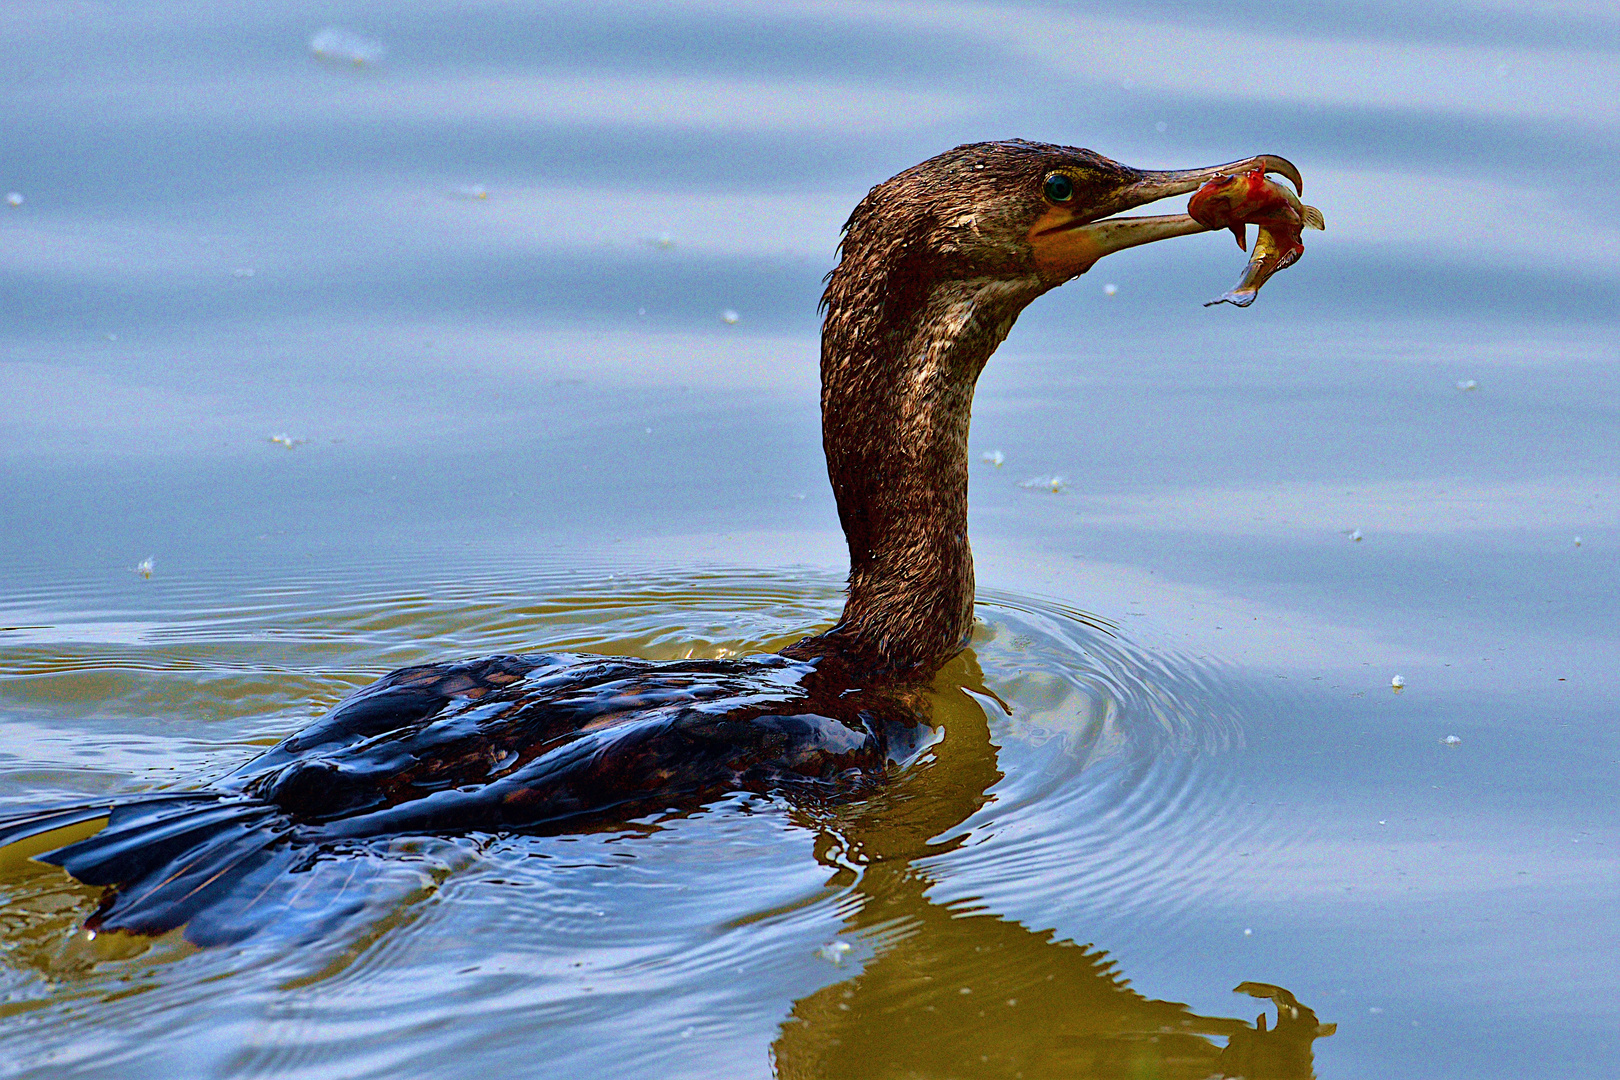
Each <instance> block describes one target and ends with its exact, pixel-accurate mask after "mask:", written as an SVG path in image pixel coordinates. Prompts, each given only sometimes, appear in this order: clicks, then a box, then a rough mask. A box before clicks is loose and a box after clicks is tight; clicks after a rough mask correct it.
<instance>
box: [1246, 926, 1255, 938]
mask: <svg viewBox="0 0 1620 1080" xmlns="http://www.w3.org/2000/svg"><path fill="white" fill-rule="evenodd" d="M1243 936H1244V937H1254V930H1253V928H1252V927H1248V926H1245V927H1244V928H1243Z"/></svg>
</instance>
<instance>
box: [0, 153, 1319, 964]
mask: <svg viewBox="0 0 1620 1080" xmlns="http://www.w3.org/2000/svg"><path fill="white" fill-rule="evenodd" d="M1252 169H1263V170H1267V171H1272V172H1280V173H1282V174H1284V175H1285V176H1287V177H1288V178H1289V179H1291V180H1293V181H1294V183H1295V184H1296V186H1298V185H1299V183H1300V179H1299V174H1298V172H1297V170H1295V169H1294V167H1293V166H1292V165H1290V164H1289V163H1288V162H1286V161H1284V160H1283V159H1281V158H1275V157H1258V158H1253V159H1249V160H1247V161H1243V162H1234V163H1231V164H1226V165H1220V166H1215V167H1213V168H1206V169H1195V170H1187V171H1178V172H1150V171H1143V170H1138V169H1132V168H1129V167H1127V166H1124V165H1120V164H1119V163H1117V162H1114V161H1111V160H1109V159H1107V158H1105V157H1102V156H1100V155H1098V154H1095V153H1093V152H1091V151H1088V150H1082V149H1077V148H1073V147H1062V146H1054V145H1049V144H1044V143H1032V142H1024V141H1014V142H999V143H979V144H972V145H967V146H961V147H957V148H956V149H954V150H951V151H947V152H946V153H944V154H941V155H939V156H937V157H934V158H931V159H929V160H928V161H925V162H923V163H922V164H920V165H917V166H914V167H913V168H911V169H908V170H906V171H905V172H902V173H900V174H899V175H897V176H895V177H893V178H892V179H890V180H887V181H885V182H884V183H882V184H879V185H878V186H876V187H874V188H873V189H872V191H871V192H870V193H869V194H868V195H867V196H866V197H865V198H864V199H863V200H861V202H860V204H859V205H858V206H857V207H856V208H855V210H854V212H853V214H852V215H851V216H850V218H849V221H848V223H847V224H846V225H845V228H844V235H843V240H842V243H841V245H840V260H839V263H838V265H837V267H836V268H835V269H834V270H833V271H832V272H831V273H830V274H829V275H828V279H827V287H826V291H825V294H824V296H823V298H822V308H823V312H824V321H823V328H822V352H821V381H822V393H821V407H822V427H823V446H824V449H825V452H826V456H827V469H828V475H829V478H830V480H831V482H832V488H833V494H834V496H835V499H836V501H837V506H838V515H839V522H840V524H841V525H842V527H843V530H844V534H845V537H846V539H847V541H848V544H849V557H850V573H849V584H848V596H847V602H846V605H845V607H844V610H843V613H842V616H841V617H840V618H839V619H838V621H837V622H836V623H835V624H834V625H833V626H832V627H831V628H829V629H827V630H825V631H823V632H821V633H818V634H814V635H811V636H809V637H806V638H804V639H802V640H800V641H798V642H797V643H795V644H793V645H791V646H789V647H787V648H786V649H783V650H782V652H781V653H780V654H772V655H765V656H756V657H749V658H742V659H733V660H684V661H671V662H652V661H647V660H638V659H631V658H607V657H598V656H580V655H557V654H548V655H519V656H495V657H488V658H483V659H479V660H472V661H466V662H459V663H443V664H429V665H424V666H420V667H412V668H405V669H402V670H399V671H395V672H393V673H391V674H389V675H386V676H384V677H383V678H382V679H381V680H379V681H378V682H377V683H375V684H373V685H371V686H369V687H367V688H365V689H363V690H361V691H359V692H358V693H356V694H355V695H353V696H352V697H350V698H348V699H347V700H346V701H344V702H343V703H341V704H340V705H339V706H338V707H337V708H336V709H334V710H333V711H332V712H331V713H330V714H328V715H327V716H326V717H325V718H323V719H322V720H320V721H318V722H317V723H315V724H314V725H312V726H311V727H309V728H307V729H305V730H304V731H301V732H299V733H298V734H296V735H293V736H291V737H290V738H288V739H286V740H284V741H283V742H281V743H280V744H279V745H277V746H276V747H274V748H273V749H271V750H270V751H268V752H267V753H265V754H264V755H262V756H260V757H259V758H257V759H255V760H253V761H251V762H249V763H248V764H246V765H244V766H243V767H242V768H240V769H238V770H237V771H235V772H233V773H231V774H230V775H229V776H227V777H225V778H223V779H222V780H220V781H218V782H216V783H215V784H213V785H211V786H210V787H208V788H205V789H202V790H199V791H191V792H178V793H156V794H151V795H146V796H133V797H130V798H128V799H125V800H120V801H118V802H113V803H108V802H102V803H98V804H93V805H84V806H75V807H67V808H59V809H55V810H46V811H40V812H36V813H31V814H27V815H24V816H21V817H14V818H11V819H9V820H0V851H5V852H9V853H10V854H12V855H13V856H16V855H31V856H33V857H36V858H38V859H40V860H41V861H45V862H49V863H54V864H57V865H60V866H62V867H63V868H65V869H66V870H67V871H68V872H69V873H70V874H72V875H73V876H74V877H76V878H78V879H79V880H80V881H83V882H85V883H87V884H91V885H101V886H105V887H106V892H105V894H104V899H103V901H102V904H101V906H100V908H99V909H98V910H97V911H96V913H95V914H94V915H92V916H91V918H90V919H89V920H88V921H87V926H88V927H89V928H91V929H92V930H96V929H100V930H108V931H112V930H120V931H127V932H131V933H144V934H157V933H163V932H166V931H168V930H171V929H174V928H176V927H180V926H184V927H186V933H187V936H188V937H189V938H190V939H191V940H193V941H196V942H198V943H210V942H221V941H230V940H236V939H239V938H241V937H244V936H246V935H247V934H249V933H252V932H253V930H254V929H256V928H257V927H259V926H262V925H263V924H264V923H265V922H267V921H269V920H270V919H272V918H273V917H274V908H275V903H274V901H273V899H272V900H268V901H267V900H266V899H265V898H266V897H273V896H274V895H275V889H274V888H273V886H274V884H275V882H276V881H277V879H279V878H281V877H283V876H284V875H286V874H287V873H289V872H291V871H294V870H296V869H298V868H300V867H301V866H306V865H308V864H309V863H310V862H311V861H312V860H314V859H316V858H319V857H321V855H322V854H323V853H325V852H330V851H331V850H333V849H334V847H336V846H341V845H343V844H345V843H350V842H357V841H364V840H366V839H368V838H375V837H380V836H399V835H410V834H417V835H420V834H434V833H437V834H453V833H464V832H472V831H499V830H525V831H532V832H566V831H570V830H576V829H580V828H585V827H589V826H591V825H593V824H600V823H602V822H607V821H628V820H631V819H633V818H635V817H637V816H641V815H644V814H647V813H651V812H655V811H659V810H662V809H666V808H669V807H672V806H693V805H700V804H701V803H702V802H704V801H706V800H708V799H710V798H712V797H714V796H717V795H720V794H723V793H724V792H727V791H735V790H758V791H765V790H770V791H785V792H789V793H793V792H801V793H805V794H807V795H811V796H814V795H818V794H823V793H828V792H843V791H849V790H858V789H860V788H861V787H862V786H863V785H868V784H871V783H874V782H877V781H879V780H881V779H882V778H883V777H884V776H885V775H887V774H888V773H889V772H890V771H891V770H893V769H895V768H898V767H903V766H904V765H905V764H906V763H907V762H908V761H910V760H911V759H912V758H913V757H915V756H916V755H917V754H918V752H919V751H920V750H921V749H922V748H924V747H926V746H927V745H928V744H929V742H930V741H931V739H932V738H933V730H932V728H931V727H930V724H929V714H928V709H927V704H926V698H925V695H924V689H923V688H924V686H925V685H926V683H927V680H928V679H929V677H930V676H931V675H932V674H933V673H934V672H935V671H936V670H938V669H939V667H940V666H941V665H942V664H944V663H945V662H946V661H947V660H948V659H950V658H951V657H952V656H953V655H955V654H956V653H957V652H959V651H960V650H961V649H962V648H963V647H964V646H965V645H966V643H967V639H968V637H969V634H970V632H971V630H972V625H973V593H974V584H973V559H972V555H971V552H970V550H969V547H968V539H967V487H968V471H967V470H968V453H967V439H968V423H969V416H970V413H971V406H972V399H973V390H974V386H975V383H976V381H977V379H978V376H979V373H980V372H981V371H982V370H983V368H984V365H985V362H986V361H987V360H988V359H989V357H990V354H991V353H992V352H993V351H994V350H995V348H996V347H997V346H998V345H999V344H1000V343H1001V342H1002V340H1003V339H1004V338H1006V336H1007V334H1008V332H1009V331H1010V330H1011V328H1012V326H1013V323H1014V321H1015V320H1016V319H1017V317H1018V314H1019V313H1020V312H1021V311H1022V310H1023V309H1024V307H1026V306H1027V305H1028V304H1029V303H1030V302H1031V301H1033V300H1034V299H1036V298H1037V297H1038V296H1040V295H1041V294H1042V293H1045V292H1047V291H1048V290H1050V289H1052V288H1054V287H1056V286H1058V285H1061V284H1062V283H1063V282H1065V281H1068V280H1070V279H1071V278H1073V277H1075V276H1077V275H1079V274H1083V273H1084V272H1085V271H1086V270H1088V269H1090V267H1091V266H1092V265H1093V264H1094V263H1095V262H1096V261H1097V260H1098V259H1100V258H1102V257H1103V256H1105V255H1107V254H1109V253H1111V252H1114V251H1118V250H1121V249H1123V248H1127V247H1134V246H1137V245H1140V244H1145V243H1150V242H1153V241H1157V240H1161V239H1166V238H1169V237H1174V236H1183V235H1190V234H1193V233H1198V232H1203V231H1206V227H1205V226H1203V225H1201V224H1199V223H1198V222H1196V221H1194V220H1193V219H1192V218H1190V217H1187V216H1186V215H1179V214H1178V215H1168V216H1162V217H1112V216H1111V215H1114V214H1117V213H1119V212H1120V211H1124V210H1129V209H1131V208H1133V207H1137V206H1141V205H1144V204H1146V203H1149V202H1153V201H1155V200H1157V199H1161V198H1165V197H1169V196H1174V195H1181V194H1187V193H1189V192H1192V191H1194V190H1195V189H1197V188H1198V187H1199V185H1201V184H1203V183H1205V182H1206V181H1208V180H1211V179H1213V178H1215V177H1217V176H1222V175H1227V174H1231V173H1234V172H1237V171H1245V170H1252Z"/></svg>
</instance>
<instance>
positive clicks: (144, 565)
mask: <svg viewBox="0 0 1620 1080" xmlns="http://www.w3.org/2000/svg"><path fill="white" fill-rule="evenodd" d="M130 569H131V570H133V571H134V572H135V573H137V574H139V575H141V577H143V578H145V579H146V580H148V581H150V580H152V571H153V570H155V569H157V560H156V559H154V558H153V557H152V556H150V555H148V556H147V557H146V558H144V559H142V560H141V561H140V562H138V563H136V564H135V565H134V566H132V567H130Z"/></svg>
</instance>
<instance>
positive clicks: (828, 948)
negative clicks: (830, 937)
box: [816, 941, 855, 967]
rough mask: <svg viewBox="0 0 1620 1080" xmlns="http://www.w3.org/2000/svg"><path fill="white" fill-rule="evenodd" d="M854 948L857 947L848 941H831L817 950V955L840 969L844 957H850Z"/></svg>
mask: <svg viewBox="0 0 1620 1080" xmlns="http://www.w3.org/2000/svg"><path fill="white" fill-rule="evenodd" d="M854 948H855V946H853V945H851V944H850V943H849V942H847V941H829V942H827V944H825V945H823V946H822V947H821V948H819V949H817V950H816V955H817V956H819V957H821V958H822V959H823V960H825V961H827V963H829V964H831V965H832V966H833V967H840V966H842V965H843V963H844V957H846V956H848V955H849V954H850V952H851V951H852V950H853V949H854Z"/></svg>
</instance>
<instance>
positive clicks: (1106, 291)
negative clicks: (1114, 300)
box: [1103, 281, 1119, 296]
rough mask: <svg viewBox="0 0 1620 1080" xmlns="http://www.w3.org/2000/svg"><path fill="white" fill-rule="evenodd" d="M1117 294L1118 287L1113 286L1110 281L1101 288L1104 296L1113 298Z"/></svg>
mask: <svg viewBox="0 0 1620 1080" xmlns="http://www.w3.org/2000/svg"><path fill="white" fill-rule="evenodd" d="M1117 292H1119V286H1118V285H1115V284H1114V283H1113V282H1112V281H1110V282H1109V283H1108V284H1106V285H1104V286H1103V295H1104V296H1113V295H1114V294H1115V293H1117Z"/></svg>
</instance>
